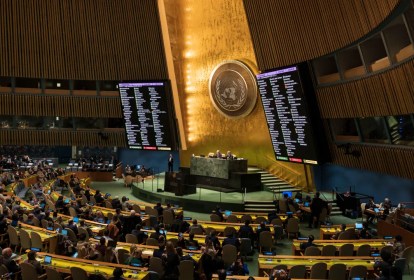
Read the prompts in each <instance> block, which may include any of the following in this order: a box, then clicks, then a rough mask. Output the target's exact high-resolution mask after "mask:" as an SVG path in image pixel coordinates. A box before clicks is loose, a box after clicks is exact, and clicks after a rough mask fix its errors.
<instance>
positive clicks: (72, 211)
mask: <svg viewBox="0 0 414 280" xmlns="http://www.w3.org/2000/svg"><path fill="white" fill-rule="evenodd" d="M69 214H70V215H71V216H72V217H77V216H78V213H76V210H75V208H73V207H69Z"/></svg>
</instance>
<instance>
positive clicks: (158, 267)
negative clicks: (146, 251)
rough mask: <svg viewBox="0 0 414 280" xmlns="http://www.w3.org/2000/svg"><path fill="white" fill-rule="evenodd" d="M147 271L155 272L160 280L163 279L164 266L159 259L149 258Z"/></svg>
mask: <svg viewBox="0 0 414 280" xmlns="http://www.w3.org/2000/svg"><path fill="white" fill-rule="evenodd" d="M148 270H151V271H155V272H157V273H158V275H159V276H160V278H161V279H162V278H163V277H164V272H165V270H164V264H163V262H162V260H161V259H160V258H157V257H152V258H150V262H149V267H148Z"/></svg>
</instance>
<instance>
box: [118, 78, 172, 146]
mask: <svg viewBox="0 0 414 280" xmlns="http://www.w3.org/2000/svg"><path fill="white" fill-rule="evenodd" d="M165 86H166V85H165V83H164V82H136V83H120V84H119V92H120V96H121V104H122V111H123V116H124V122H125V130H126V137H127V141H128V147H129V148H130V149H143V150H171V137H170V125H169V120H168V106H167V100H166V96H165V94H166V89H165Z"/></svg>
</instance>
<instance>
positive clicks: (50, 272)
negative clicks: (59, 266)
mask: <svg viewBox="0 0 414 280" xmlns="http://www.w3.org/2000/svg"><path fill="white" fill-rule="evenodd" d="M45 269H46V276H47V280H63V278H62V275H60V273H59V272H58V271H57V270H55V269H53V268H51V267H49V266H46V267H45Z"/></svg>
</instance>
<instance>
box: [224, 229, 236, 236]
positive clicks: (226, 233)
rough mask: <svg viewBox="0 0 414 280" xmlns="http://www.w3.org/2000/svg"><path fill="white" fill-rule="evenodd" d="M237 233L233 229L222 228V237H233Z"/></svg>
mask: <svg viewBox="0 0 414 280" xmlns="http://www.w3.org/2000/svg"><path fill="white" fill-rule="evenodd" d="M236 232H237V231H236V229H235V228H234V227H225V228H224V232H223V235H224V236H229V235H233V234H235V233H236Z"/></svg>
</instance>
